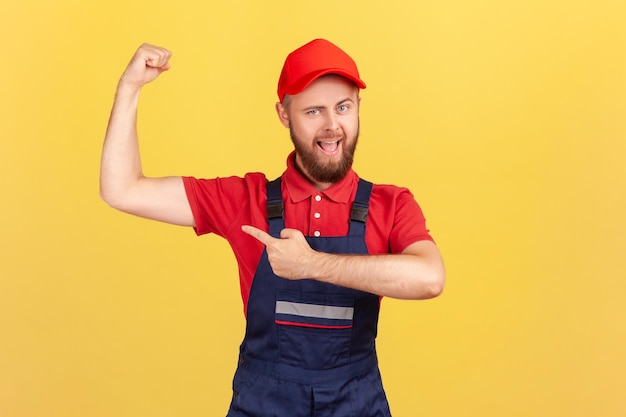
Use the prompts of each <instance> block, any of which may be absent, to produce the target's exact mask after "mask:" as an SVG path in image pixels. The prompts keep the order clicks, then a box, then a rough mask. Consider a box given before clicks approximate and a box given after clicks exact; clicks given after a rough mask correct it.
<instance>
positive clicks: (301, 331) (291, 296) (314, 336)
mask: <svg viewBox="0 0 626 417" xmlns="http://www.w3.org/2000/svg"><path fill="white" fill-rule="evenodd" d="M354 303H355V300H354V297H353V296H350V295H344V294H326V293H317V294H311V293H306V294H303V293H300V292H297V291H287V290H278V291H277V292H276V306H275V315H274V318H275V323H276V324H277V327H278V357H279V362H281V363H284V364H286V365H290V366H297V367H302V368H304V369H330V368H335V367H337V366H341V365H344V364H346V363H347V361H348V360H349V358H350V340H351V335H352V323H353V317H354Z"/></svg>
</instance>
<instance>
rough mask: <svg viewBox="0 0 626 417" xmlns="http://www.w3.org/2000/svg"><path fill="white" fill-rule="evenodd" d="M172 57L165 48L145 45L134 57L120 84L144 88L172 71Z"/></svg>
mask: <svg viewBox="0 0 626 417" xmlns="http://www.w3.org/2000/svg"><path fill="white" fill-rule="evenodd" d="M171 56H172V53H171V52H170V51H168V50H167V49H165V48H161V47H159V46H155V45H150V44H147V43H144V44H143V45H141V46H140V47H139V49H137V52H135V55H133V58H132V59H131V60H130V63H129V64H128V67H126V71H124V74H123V75H122V78H121V80H120V82H125V83H131V84H134V85H136V86H137V87H140V88H141V87H143V86H144V85H145V84H147V83H149V82H151V81H154V80H155V79H156V78H157V77H158V76H159V75H160V74H161V73H162V72H164V71H167V70H169V69H170V63H169V60H170V58H171Z"/></svg>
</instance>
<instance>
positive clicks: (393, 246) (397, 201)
mask: <svg viewBox="0 0 626 417" xmlns="http://www.w3.org/2000/svg"><path fill="white" fill-rule="evenodd" d="M294 155H295V154H294V153H291V155H289V157H288V158H287V169H286V170H285V172H284V173H283V175H282V195H283V202H284V212H285V227H288V228H292V229H298V230H300V231H301V232H302V233H303V234H304V235H305V236H345V235H346V234H347V233H348V226H349V220H350V211H351V208H352V201H353V200H354V197H355V195H356V189H357V185H358V181H359V178H358V176H357V174H356V173H355V172H354V171H352V170H350V172H349V173H348V175H346V176H345V177H344V178H343V179H342V180H341V181H339V182H338V183H336V184H333V186H331V187H330V188H328V189H326V190H324V191H317V190H316V189H315V188H314V187H313V186H312V185H311V184H310V183H309V182H308V181H307V180H306V179H305V178H304V177H303V176H302V175H301V174H300V173H299V172H298V171H297V170H296V169H295V166H294V164H295V162H294ZM267 182H268V180H267V178H266V177H265V175H264V174H261V173H248V174H246V175H245V176H244V177H243V178H241V177H228V178H214V179H196V178H193V177H183V183H184V185H185V191H186V193H187V198H188V199H189V204H190V205H191V211H192V212H193V216H194V220H195V223H196V227H195V231H196V233H197V234H198V235H203V234H206V233H215V234H217V235H219V236H222V237H224V238H226V239H227V240H228V242H229V243H230V245H231V247H232V249H233V252H234V254H235V257H236V259H237V263H238V265H239V279H240V285H241V297H242V300H243V303H244V312H245V311H246V310H247V309H246V307H247V305H248V296H249V294H250V287H251V285H252V280H253V278H254V274H255V272H256V268H257V264H258V262H259V259H260V258H261V254H262V253H263V249H264V246H263V244H262V243H261V242H259V241H258V240H256V239H255V238H253V237H252V236H249V235H247V234H246V233H244V232H242V231H241V226H242V225H244V224H248V225H252V226H255V227H257V228H259V229H261V230H264V231H266V232H267V231H268V223H267V220H266V212H267V211H266V202H267V196H266V185H267ZM420 240H433V239H432V237H431V236H430V234H429V233H428V230H427V229H426V221H425V219H424V215H423V213H422V210H421V209H420V207H419V205H418V204H417V202H416V201H415V198H414V197H413V195H412V194H411V192H410V191H409V190H408V189H406V188H401V187H397V186H394V185H379V184H374V185H373V187H372V195H371V197H370V206H369V213H368V217H367V224H366V234H365V243H366V245H367V248H368V251H369V253H370V254H372V255H373V254H382V253H400V252H402V251H403V250H404V249H405V248H406V247H407V246H409V245H410V244H412V243H415V242H418V241H420Z"/></svg>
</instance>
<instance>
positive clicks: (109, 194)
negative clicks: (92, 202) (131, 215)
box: [100, 183, 127, 211]
mask: <svg viewBox="0 0 626 417" xmlns="http://www.w3.org/2000/svg"><path fill="white" fill-rule="evenodd" d="M100 199H102V201H104V202H105V203H107V204H108V205H109V207H112V208H114V209H116V210H120V211H127V203H126V198H125V194H124V193H123V192H121V191H119V190H117V189H116V188H115V187H110V186H106V185H105V184H102V183H101V184H100Z"/></svg>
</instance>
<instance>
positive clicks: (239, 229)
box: [100, 39, 445, 417]
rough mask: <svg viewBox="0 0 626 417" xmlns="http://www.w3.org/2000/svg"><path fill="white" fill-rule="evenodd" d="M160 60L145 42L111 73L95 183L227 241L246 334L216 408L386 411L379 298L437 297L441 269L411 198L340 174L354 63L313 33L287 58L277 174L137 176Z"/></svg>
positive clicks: (356, 80) (349, 415) (345, 165)
mask: <svg viewBox="0 0 626 417" xmlns="http://www.w3.org/2000/svg"><path fill="white" fill-rule="evenodd" d="M170 57H171V53H170V52H169V51H168V50H166V49H164V48H161V47H158V46H154V45H148V44H144V45H142V46H141V47H140V48H139V49H138V50H137V52H136V53H135V55H134V56H133V58H132V60H131V62H130V64H129V65H128V67H127V69H126V71H125V72H124V74H123V75H122V77H121V79H120V82H119V84H118V88H117V94H116V98H115V103H114V106H113V110H112V112H111V117H110V120H109V125H108V129H107V133H106V137H105V143H104V148H103V155H102V163H101V181H100V191H101V195H102V198H103V199H104V200H105V201H106V202H107V203H108V204H110V205H111V206H112V207H114V208H117V209H119V210H122V211H125V212H128V213H131V214H135V215H138V216H142V217H147V218H150V219H154V220H159V221H164V222H168V223H172V224H176V225H182V226H189V227H192V228H193V229H194V231H195V233H196V234H198V235H203V234H207V233H215V234H217V235H219V236H222V237H224V238H225V239H227V240H228V242H229V243H230V245H231V247H232V249H233V252H234V255H235V257H236V259H237V262H238V264H239V280H240V286H241V296H242V300H243V305H244V314H245V317H246V333H245V336H244V339H243V342H242V344H241V348H240V356H239V362H238V366H237V370H236V372H235V376H234V379H233V397H232V401H231V405H230V409H229V411H228V414H227V415H228V416H229V417H243V416H255V417H270V416H272V417H300V416H302V417H304V416H307V417H311V416H333V417H380V416H390V415H391V413H390V411H389V405H388V403H387V399H386V396H385V392H384V389H383V384H382V379H381V376H380V371H379V368H378V360H377V356H376V344H375V339H376V334H377V326H378V315H379V307H380V300H381V297H385V296H386V297H393V298H400V299H413V300H419V299H427V298H432V297H436V296H438V295H439V294H440V293H441V291H442V290H443V285H444V280H445V273H444V268H443V262H442V259H441V255H440V253H439V250H438V249H437V246H436V245H435V243H434V241H433V238H432V237H431V236H430V233H429V231H428V230H427V228H426V224H425V220H424V215H423V213H422V210H421V209H420V207H419V205H418V204H417V202H416V201H415V199H414V197H413V195H412V194H411V192H410V191H409V190H408V189H406V188H402V187H397V186H393V185H380V184H372V183H370V182H368V181H366V180H364V179H361V178H359V176H358V175H357V174H356V173H355V172H354V171H353V170H352V162H353V159H354V152H355V149H356V146H357V141H358V137H359V106H360V103H361V97H360V96H359V91H360V90H361V89H363V88H365V87H366V85H365V83H364V82H363V80H362V79H361V77H360V75H359V71H358V69H357V66H356V64H355V62H354V61H353V60H352V58H350V57H349V56H348V55H347V54H346V53H345V52H344V51H343V50H341V49H340V48H339V47H337V46H336V45H334V44H333V43H331V42H329V41H327V40H324V39H315V40H313V41H311V42H309V43H307V44H306V45H303V46H301V47H299V48H298V49H296V50H294V51H293V52H291V53H290V54H289V55H288V56H287V58H286V60H285V63H284V66H283V69H282V72H281V75H280V78H279V81H278V100H279V101H278V102H277V103H276V113H277V115H278V118H279V120H280V122H281V123H282V124H283V125H284V126H285V127H286V128H288V129H289V133H290V136H291V140H292V142H293V144H294V148H295V150H294V151H293V152H292V153H291V154H290V155H288V157H287V168H286V170H285V171H284V173H283V174H282V175H281V176H280V177H279V178H277V179H274V180H271V181H269V180H268V179H267V178H266V176H265V175H264V174H261V173H249V174H246V175H244V176H243V177H234V176H233V177H222V178H214V179H198V178H194V177H190V176H184V177H181V176H172V177H163V178H148V177H145V176H144V175H143V173H142V169H141V163H140V157H139V147H138V141H137V129H136V111H137V106H138V102H139V93H140V91H141V89H142V88H143V86H144V85H145V84H147V83H149V82H151V81H153V80H155V79H156V78H157V77H158V76H159V75H160V74H161V73H162V72H163V71H166V70H169V69H170V65H169V59H170Z"/></svg>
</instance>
